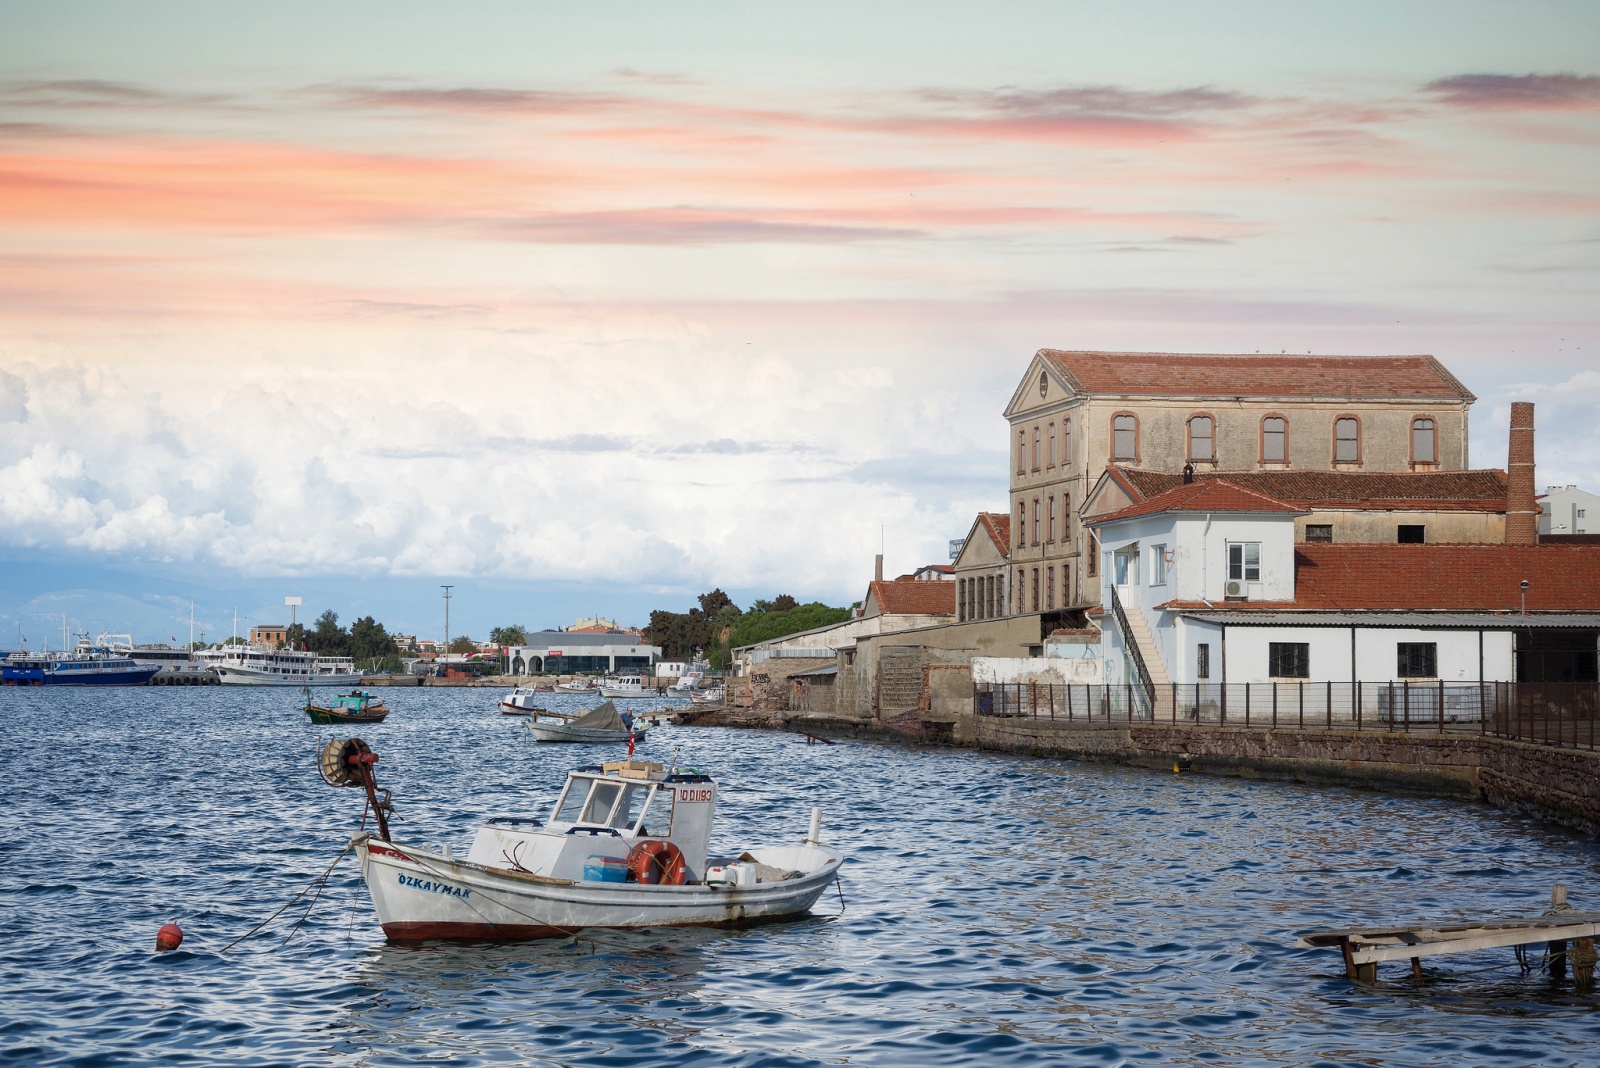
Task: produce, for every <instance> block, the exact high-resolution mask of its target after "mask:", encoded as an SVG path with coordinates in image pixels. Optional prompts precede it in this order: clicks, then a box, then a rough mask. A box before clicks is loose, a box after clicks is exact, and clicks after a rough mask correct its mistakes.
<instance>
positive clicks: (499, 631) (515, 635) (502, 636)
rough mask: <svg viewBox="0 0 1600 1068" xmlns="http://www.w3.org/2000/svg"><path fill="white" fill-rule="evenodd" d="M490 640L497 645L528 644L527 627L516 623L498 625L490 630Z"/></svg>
mask: <svg viewBox="0 0 1600 1068" xmlns="http://www.w3.org/2000/svg"><path fill="white" fill-rule="evenodd" d="M489 640H490V641H491V642H493V643H494V644H495V645H527V644H528V632H527V628H525V627H518V626H515V625H513V626H509V627H496V628H494V629H493V630H491V631H490V632H489Z"/></svg>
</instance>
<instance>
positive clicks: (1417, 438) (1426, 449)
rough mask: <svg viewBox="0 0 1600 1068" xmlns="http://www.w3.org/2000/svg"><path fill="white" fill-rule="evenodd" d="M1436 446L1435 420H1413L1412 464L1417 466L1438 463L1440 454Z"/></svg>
mask: <svg viewBox="0 0 1600 1068" xmlns="http://www.w3.org/2000/svg"><path fill="white" fill-rule="evenodd" d="M1434 445H1435V442H1434V424H1433V420H1432V419H1425V418H1417V419H1413V420H1411V462H1412V463H1416V464H1431V463H1435V462H1437V460H1438V452H1437V450H1436V449H1435V448H1434Z"/></svg>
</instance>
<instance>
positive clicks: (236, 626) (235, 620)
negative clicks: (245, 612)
mask: <svg viewBox="0 0 1600 1068" xmlns="http://www.w3.org/2000/svg"><path fill="white" fill-rule="evenodd" d="M233 637H234V639H235V640H234V641H230V642H229V643H228V644H229V645H238V644H239V642H238V641H237V639H238V637H239V606H238V605H234V607H233Z"/></svg>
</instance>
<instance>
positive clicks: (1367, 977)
mask: <svg viewBox="0 0 1600 1068" xmlns="http://www.w3.org/2000/svg"><path fill="white" fill-rule="evenodd" d="M1597 936H1600V912H1576V911H1573V909H1572V907H1571V906H1570V905H1568V904H1567V887H1566V884H1565V883H1557V884H1556V885H1555V887H1554V888H1553V889H1552V890H1551V893H1550V909H1549V911H1547V912H1545V913H1544V915H1542V916H1533V917H1528V918H1525V919H1509V920H1484V921H1481V922H1475V923H1474V922H1468V923H1447V924H1431V925H1430V924H1419V925H1413V926H1399V925H1397V926H1391V927H1364V928H1359V929H1354V930H1337V931H1310V932H1308V933H1306V934H1304V935H1301V936H1300V939H1299V940H1298V941H1297V942H1295V948H1297V949H1316V948H1322V947H1338V949H1339V950H1340V952H1342V953H1343V954H1344V966H1345V974H1346V975H1347V976H1349V978H1350V980H1351V982H1356V983H1371V982H1375V981H1376V980H1377V977H1378V965H1379V964H1380V963H1382V962H1384V961H1392V960H1409V961H1410V962H1411V974H1412V975H1413V976H1414V977H1417V978H1420V977H1421V975H1422V958H1423V957H1434V956H1440V955H1442V954H1445V953H1470V952H1472V951H1474V950H1480V949H1499V948H1503V947H1506V946H1526V945H1536V944H1538V943H1540V942H1543V943H1544V944H1545V947H1546V949H1547V951H1548V957H1547V959H1548V965H1549V971H1550V974H1551V975H1552V976H1553V977H1555V978H1558V979H1559V978H1561V977H1562V976H1564V975H1566V972H1567V963H1568V959H1569V957H1570V959H1571V963H1572V971H1573V979H1574V980H1575V981H1576V982H1577V983H1579V984H1580V985H1583V986H1588V985H1591V984H1592V983H1593V982H1594V967H1595V956H1596V954H1595V948H1594V939H1595V938H1596V937H1597ZM1569 943H1576V944H1575V945H1572V946H1571V949H1570V951H1569V948H1568V944H1569Z"/></svg>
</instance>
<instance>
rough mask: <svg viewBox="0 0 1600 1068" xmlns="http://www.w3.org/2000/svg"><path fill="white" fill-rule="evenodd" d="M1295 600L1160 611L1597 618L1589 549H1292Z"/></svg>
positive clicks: (1593, 551)
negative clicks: (1542, 614)
mask: <svg viewBox="0 0 1600 1068" xmlns="http://www.w3.org/2000/svg"><path fill="white" fill-rule="evenodd" d="M1294 564H1295V567H1294V584H1295V590H1294V592H1295V599H1294V601H1293V603H1286V602H1282V601H1271V602H1268V601H1229V602H1227V603H1225V604H1224V603H1221V602H1214V603H1212V604H1210V605H1204V604H1200V603H1197V602H1181V603H1180V602H1176V601H1175V602H1172V603H1170V604H1168V605H1163V606H1162V607H1168V608H1191V609H1200V608H1207V609H1210V610H1217V609H1224V608H1225V609H1228V610H1229V611H1240V612H1248V611H1263V610H1273V611H1282V610H1284V609H1299V610H1305V609H1311V610H1315V611H1388V612H1520V611H1521V610H1522V604H1523V601H1522V592H1523V591H1522V581H1523V580H1524V579H1526V580H1527V582H1528V590H1527V608H1528V611H1529V612H1600V546H1596V545H1492V544H1483V545H1471V544H1449V545H1400V544H1397V543H1384V544H1378V545H1297V546H1295V554H1294Z"/></svg>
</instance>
